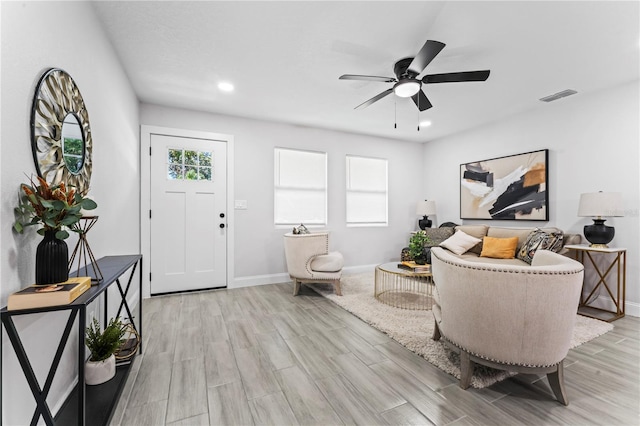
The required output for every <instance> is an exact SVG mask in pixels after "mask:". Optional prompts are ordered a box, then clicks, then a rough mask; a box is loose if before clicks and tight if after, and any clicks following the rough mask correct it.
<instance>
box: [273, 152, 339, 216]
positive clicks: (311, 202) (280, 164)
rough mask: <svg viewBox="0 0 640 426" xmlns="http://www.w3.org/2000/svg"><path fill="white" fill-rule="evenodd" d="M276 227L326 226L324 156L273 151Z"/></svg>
mask: <svg viewBox="0 0 640 426" xmlns="http://www.w3.org/2000/svg"><path fill="white" fill-rule="evenodd" d="M274 193H275V197H274V198H275V199H274V207H275V208H274V219H275V224H276V225H297V224H300V223H304V224H308V225H326V223H327V154H326V153H324V152H313V151H298V150H293V149H284V148H275V182H274Z"/></svg>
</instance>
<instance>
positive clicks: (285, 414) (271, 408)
mask: <svg viewBox="0 0 640 426" xmlns="http://www.w3.org/2000/svg"><path fill="white" fill-rule="evenodd" d="M249 408H250V409H251V414H252V415H253V421H254V423H255V424H256V425H295V424H297V421H296V417H295V416H294V415H293V411H291V407H289V404H288V403H287V400H286V398H285V397H284V395H283V393H282V392H276V393H271V394H269V395H265V396H261V397H260V398H255V399H250V400H249Z"/></svg>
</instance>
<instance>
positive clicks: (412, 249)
mask: <svg viewBox="0 0 640 426" xmlns="http://www.w3.org/2000/svg"><path fill="white" fill-rule="evenodd" d="M429 243H431V239H430V238H429V236H428V235H427V233H426V232H425V231H418V232H416V233H415V234H413V235H412V236H411V239H409V256H411V257H412V258H413V261H414V262H416V263H417V264H418V265H424V264H425V263H427V253H426V252H425V250H424V246H425V244H429Z"/></svg>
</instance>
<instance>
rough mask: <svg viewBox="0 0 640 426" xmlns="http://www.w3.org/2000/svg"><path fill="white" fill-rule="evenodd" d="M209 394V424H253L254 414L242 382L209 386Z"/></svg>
mask: <svg viewBox="0 0 640 426" xmlns="http://www.w3.org/2000/svg"><path fill="white" fill-rule="evenodd" d="M207 395H208V400H209V424H211V425H252V424H253V416H252V415H251V410H250V408H249V403H248V401H247V396H246V394H245V392H244V389H243V387H242V383H241V382H239V381H238V382H232V383H226V384H224V385H220V386H215V387H209V388H208V389H207Z"/></svg>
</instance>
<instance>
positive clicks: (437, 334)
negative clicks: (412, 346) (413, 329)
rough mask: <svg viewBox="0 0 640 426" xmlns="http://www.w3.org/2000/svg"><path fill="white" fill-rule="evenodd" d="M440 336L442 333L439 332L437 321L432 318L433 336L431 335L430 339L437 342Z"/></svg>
mask: <svg viewBox="0 0 640 426" xmlns="http://www.w3.org/2000/svg"><path fill="white" fill-rule="evenodd" d="M440 337H442V334H440V327H438V321H436V320H435V319H434V320H433V336H431V339H432V340H435V341H436V342H437V341H438V340H440Z"/></svg>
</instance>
